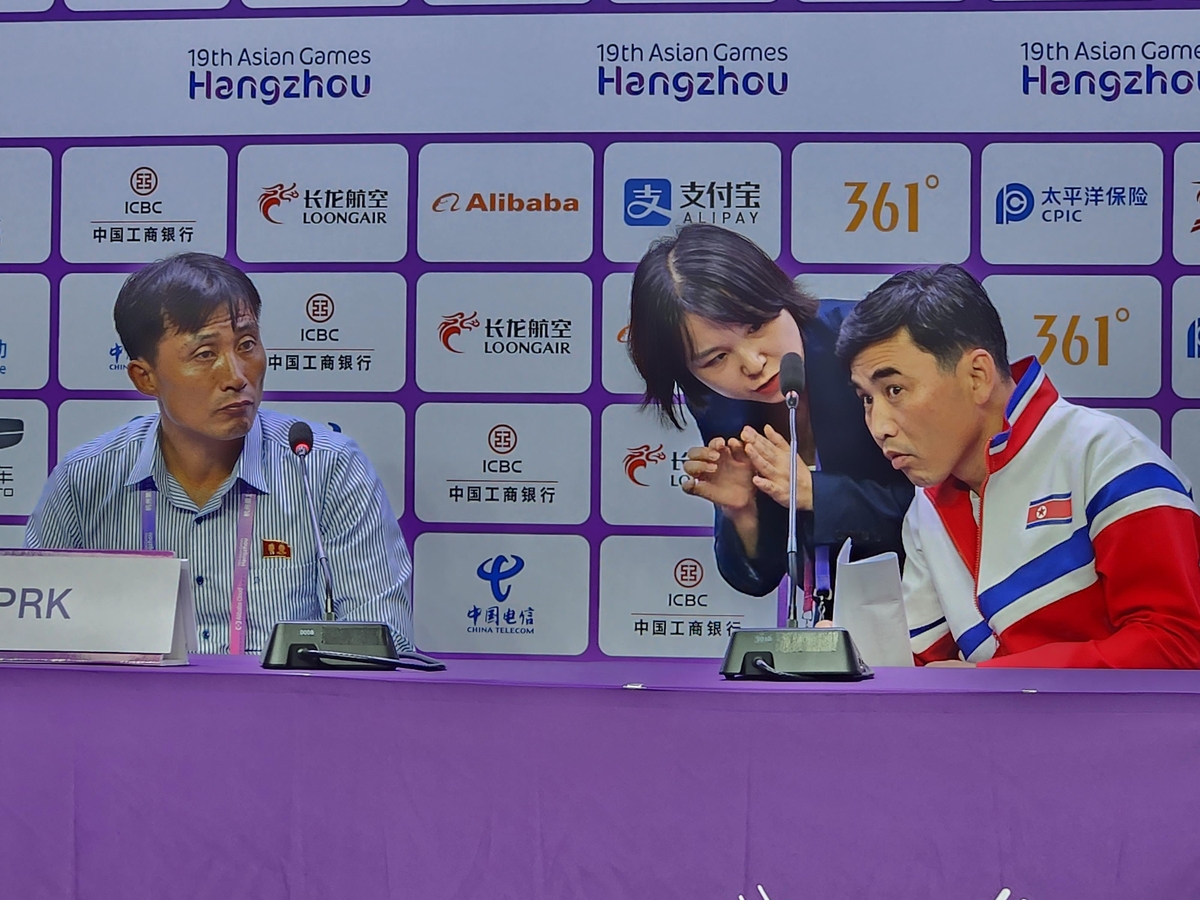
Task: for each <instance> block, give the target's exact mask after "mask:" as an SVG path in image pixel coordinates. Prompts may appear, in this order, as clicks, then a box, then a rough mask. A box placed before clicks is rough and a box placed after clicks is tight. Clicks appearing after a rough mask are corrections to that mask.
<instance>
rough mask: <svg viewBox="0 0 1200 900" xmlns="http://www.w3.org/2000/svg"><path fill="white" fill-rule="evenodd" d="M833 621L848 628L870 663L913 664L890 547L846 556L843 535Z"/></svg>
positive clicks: (896, 566) (897, 565)
mask: <svg viewBox="0 0 1200 900" xmlns="http://www.w3.org/2000/svg"><path fill="white" fill-rule="evenodd" d="M833 624H834V626H836V627H838V628H845V629H846V630H847V631H849V632H850V636H851V637H852V638H854V643H855V644H856V645H857V646H858V652H859V654H860V655H861V656H862V658H863V661H864V662H866V663H867V665H869V666H871V667H872V668H875V667H878V666H911V665H913V656H912V645H911V644H910V643H909V639H908V618H907V616H905V614H904V595H903V594H902V592H901V588H900V561H899V560H898V559H897V557H896V554H895V553H881V554H879V555H878V556H872V557H869V558H867V559H860V560H856V561H855V562H851V561H850V539H849V538H847V539H846V543H844V544H842V549H841V550H840V551H839V552H838V557H837V584H836V586H835V588H834V593H833Z"/></svg>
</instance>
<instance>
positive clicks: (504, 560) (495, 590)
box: [475, 553, 525, 603]
mask: <svg viewBox="0 0 1200 900" xmlns="http://www.w3.org/2000/svg"><path fill="white" fill-rule="evenodd" d="M524 568H525V560H523V559H521V557H519V556H516V555H514V556H513V558H512V563H511V565H510V564H509V559H508V557H507V556H505V555H504V554H503V553H502V554H500V555H499V556H494V557H490V558H488V559H485V560H484V561H483V562H481V563H480V564H479V568H478V569H476V570H475V574H476V575H478V576H479V577H480V578H482V579H483V580H484V581H486V582H487V583H488V584H489V585H490V586H491V588H492V597H494V598H495V600H496V602H497V603H503V602H504V601H505V600H507V599H508V595H509V594H511V593H512V585H511V584H510V585H507V586H504V582H506V581H507V580H508V579H510V578H512V577H514V576H515V575H517V574H518V573H519V572H520V571H521V570H522V569H524Z"/></svg>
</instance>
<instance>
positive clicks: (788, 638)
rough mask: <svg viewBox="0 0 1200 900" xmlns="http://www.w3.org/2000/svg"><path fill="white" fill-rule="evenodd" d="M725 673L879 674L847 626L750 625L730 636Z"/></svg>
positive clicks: (817, 677)
mask: <svg viewBox="0 0 1200 900" xmlns="http://www.w3.org/2000/svg"><path fill="white" fill-rule="evenodd" d="M721 674H722V675H724V676H725V677H726V678H754V679H763V680H775V681H864V680H865V679H867V678H874V677H875V673H874V672H872V671H871V667H870V666H868V665H867V664H866V663H864V662H863V661H862V657H861V656H859V654H858V648H857V647H856V646H854V639H853V638H851V637H850V632H848V631H847V630H846V629H844V628H744V629H742V630H741V631H735V632H734V633H733V634H732V635H730V637H729V647H728V648H727V649H726V651H725V661H724V662H723V663H722V664H721Z"/></svg>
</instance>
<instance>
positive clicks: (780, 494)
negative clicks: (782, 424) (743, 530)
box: [742, 425, 813, 509]
mask: <svg viewBox="0 0 1200 900" xmlns="http://www.w3.org/2000/svg"><path fill="white" fill-rule="evenodd" d="M742 443H743V445H744V447H745V455H746V457H747V458H748V459H749V460H750V462H751V464H752V465H753V466H754V471H755V475H754V479H753V481H754V486H755V487H756V488H757V489H758V490H760V491H762V492H763V493H764V494H766V495H767V496H768V497H770V498H771V499H772V500H774V501H775V502H776V503H778V504H779V505H780V506H787V505H788V479H789V477H790V471H789V470H790V466H791V462H790V459H791V455H792V446H791V444H790V443H789V442H788V440H787V438H785V437H784V436H783V435H782V434H780V433H779V432H778V431H776V430H775V429H774V428H772V427H771V426H770V425H767V426H766V427H765V428H764V429H763V431H762V434H759V433H758V432H757V431H755V430H754V429H753V428H751V427H750V426H749V425H747V426H746V427H745V428H743V429H742ZM812 505H813V499H812V473H811V472H810V471H809V470H808V464H807V463H805V462H804V460H803V459H799V458H797V459H796V508H797V509H812Z"/></svg>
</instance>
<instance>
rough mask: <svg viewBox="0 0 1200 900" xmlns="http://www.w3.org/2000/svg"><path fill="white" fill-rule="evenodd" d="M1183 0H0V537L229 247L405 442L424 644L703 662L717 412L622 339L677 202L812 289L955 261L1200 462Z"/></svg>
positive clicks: (279, 363)
mask: <svg viewBox="0 0 1200 900" xmlns="http://www.w3.org/2000/svg"><path fill="white" fill-rule="evenodd" d="M351 5H352V6H353V8H343V9H336V7H348V6H351ZM1122 5H1127V6H1129V7H1131V8H1128V9H1121V8H1120V7H1121V6H1122ZM1172 5H1182V4H1172V3H1169V2H1159V0H1148V2H1138V3H1136V4H1134V3H1130V4H1120V3H1117V4H1114V3H1108V2H1106V3H1104V4H1090V3H1087V2H1071V3H1063V4H1056V3H1053V2H1048V3H1044V4H1042V3H1035V2H1027V3H1019V4H1017V3H1004V2H995V0H961V2H922V3H906V2H878V3H870V2H861V3H853V4H837V3H830V2H826V3H807V2H800V0H768V2H762V3H744V4H739V3H718V4H707V5H697V4H687V3H681V4H675V5H668V4H657V5H638V4H633V3H617V2H611V0H586V2H562V3H554V2H547V3H540V4H536V5H534V4H528V5H521V6H505V5H504V4H502V3H500V4H492V5H486V6H476V5H473V4H472V3H470V2H469V0H436V2H435V0H425V2H422V0H408V2H405V0H398V2H396V3H388V2H386V0H352V4H342V3H338V2H336V0H328V2H316V0H253V2H251V0H244V3H243V2H239V0H67V2H66V3H65V4H64V3H63V2H62V0H53V2H51V0H0V20H2V22H3V25H2V27H0V110H2V111H3V113H2V115H0V310H2V314H0V532H2V534H0V540H2V541H3V542H4V543H8V544H16V543H18V542H19V540H20V536H21V529H22V526H23V524H24V522H25V520H26V517H27V515H28V514H29V512H30V511H31V509H32V508H33V505H34V503H35V502H36V500H37V497H38V494H39V491H40V489H41V486H42V484H43V482H44V479H45V477H46V474H47V471H48V468H49V467H50V466H53V465H54V463H55V462H56V461H57V460H58V459H59V458H61V456H62V455H63V454H64V453H65V452H67V451H68V450H69V449H71V448H72V447H74V446H77V445H78V444H80V443H82V442H84V441H86V440H88V439H89V438H91V437H93V436H95V435H97V434H99V433H100V432H102V431H105V430H107V429H110V428H112V427H115V426H117V425H120V424H121V423H123V422H125V421H127V420H128V419H130V418H131V417H133V416H136V415H140V414H143V413H145V412H146V411H148V410H150V409H152V404H150V403H148V402H147V401H145V400H144V399H140V398H139V397H138V395H137V394H135V393H132V392H131V391H130V390H129V385H128V382H127V379H126V376H125V366H126V363H127V357H126V354H125V351H124V348H123V347H122V346H121V344H120V342H119V340H118V339H117V336H116V334H115V333H114V331H113V328H112V319H111V308H112V302H113V298H114V296H115V293H116V291H117V288H118V287H119V285H120V283H121V281H122V279H123V277H124V276H125V274H126V273H128V272H130V271H132V270H133V269H135V268H137V267H138V266H139V265H140V264H142V263H145V262H147V261H150V260H154V259H157V258H159V257H162V256H164V255H166V254H169V253H173V252H177V251H182V250H204V251H208V252H211V253H217V254H222V255H224V256H226V257H227V258H228V259H230V260H232V261H234V262H236V263H238V264H239V265H242V266H243V267H244V268H246V269H247V270H248V271H249V272H250V273H251V274H252V277H253V279H254V281H255V282H256V284H257V285H258V286H259V289H260V290H261V292H262V295H263V299H264V310H263V335H264V339H265V342H266V345H267V347H268V358H269V370H268V375H267V388H268V395H267V400H266V405H267V406H269V407H271V408H275V409H279V410H282V411H285V412H288V413H291V414H294V415H296V416H302V417H305V418H307V419H309V420H310V421H312V422H313V423H315V424H316V425H317V426H318V427H323V428H330V429H334V430H337V431H342V432H345V433H346V434H348V435H351V436H353V437H354V438H355V439H357V440H358V441H359V443H360V444H361V445H362V446H363V447H364V448H365V450H366V451H367V453H368V454H369V455H370V457H371V459H372V460H373V461H374V463H375V466H376V468H377V469H378V470H379V472H380V474H381V476H382V478H383V481H384V484H385V485H386V487H387V490H388V493H389V495H390V497H391V500H392V504H393V506H394V507H395V509H396V510H397V512H398V514H399V515H400V516H401V523H402V526H403V529H404V532H405V534H406V536H407V538H408V540H409V541H410V543H411V544H412V545H413V548H414V555H415V560H416V574H415V599H416V628H417V640H418V643H419V644H420V646H421V647H422V648H423V649H425V650H428V651H432V652H437V653H472V654H530V655H546V656H579V655H582V656H583V657H585V658H593V659H594V658H600V657H601V656H603V655H610V656H612V655H616V656H659V657H672V656H674V657H710V656H717V655H719V654H720V653H721V652H722V650H723V647H724V645H725V641H726V638H727V635H728V634H729V632H730V631H731V630H732V629H734V628H737V627H740V626H743V625H767V624H773V623H774V622H775V617H776V613H777V607H776V600H775V598H774V597H768V598H748V597H745V596H740V595H737V594H736V593H735V592H733V591H731V590H730V589H729V588H728V587H726V586H725V585H724V584H723V583H722V581H721V579H720V577H719V575H718V574H717V572H716V566H715V564H714V561H713V556H712V550H711V541H710V533H711V519H710V509H709V507H708V506H707V505H706V504H705V503H703V502H701V501H699V500H694V499H691V498H688V497H686V496H685V495H683V494H682V493H681V492H680V490H679V487H678V480H679V476H680V474H681V469H680V464H681V460H682V458H683V454H684V453H685V452H686V450H687V448H688V447H689V446H690V445H692V444H693V443H695V442H696V434H695V433H694V431H688V432H685V433H677V432H673V431H670V430H666V429H664V428H662V427H661V426H660V425H659V424H658V423H657V422H656V420H655V419H654V418H653V417H652V416H650V415H647V414H644V413H640V412H639V411H638V409H637V405H636V404H637V393H638V389H639V382H638V378H637V376H636V374H635V373H634V371H633V369H632V367H631V366H630V364H629V362H628V360H627V358H626V355H625V348H624V344H623V339H624V334H625V325H626V321H627V309H628V293H629V285H630V272H631V271H632V269H633V267H634V265H635V263H636V261H637V260H638V258H639V257H640V256H641V254H642V253H643V252H644V251H645V249H646V247H647V245H648V244H649V242H650V241H651V240H653V239H654V238H656V237H659V236H661V235H664V234H669V233H670V232H671V231H672V230H673V229H675V228H677V227H678V226H680V225H681V224H684V223H687V222H715V223H717V224H720V225H724V226H727V227H729V228H734V229H737V230H739V231H741V232H743V233H745V234H746V235H748V236H750V237H751V238H753V239H754V240H755V241H757V242H758V243H759V244H760V245H761V246H763V247H764V248H766V249H767V250H768V251H769V252H770V253H771V254H772V255H774V256H776V257H777V258H778V260H779V263H780V265H781V266H783V267H784V268H785V269H786V270H787V271H788V272H789V273H794V274H795V275H796V276H797V277H799V278H800V279H801V280H802V281H803V282H804V283H805V284H806V285H807V286H808V287H809V288H810V289H811V290H812V291H814V292H816V293H818V294H820V295H821V296H825V297H841V298H850V299H857V298H860V297H861V296H862V295H863V294H864V293H865V292H866V291H868V290H869V289H871V288H872V287H873V286H875V285H876V284H878V283H879V282H881V281H882V280H883V279H884V278H886V277H887V275H888V273H890V272H893V271H896V270H898V269H901V268H904V267H907V266H911V265H917V264H925V263H936V262H943V261H952V262H961V263H965V264H966V265H967V266H968V267H969V268H970V269H971V270H972V271H973V272H974V273H975V274H976V275H978V276H979V277H980V278H982V279H984V280H985V283H986V285H987V288H988V289H989V291H990V292H991V295H992V297H993V298H994V300H995V301H996V303H997V305H998V307H999V308H1000V310H1001V312H1002V314H1003V316H1004V321H1005V324H1006V326H1007V328H1008V331H1009V335H1010V340H1011V343H1012V346H1013V351H1014V356H1021V355H1025V354H1029V353H1033V354H1037V355H1038V356H1039V357H1040V358H1041V360H1042V361H1043V362H1044V363H1045V364H1046V365H1047V366H1048V368H1049V371H1050V372H1051V374H1052V376H1053V378H1054V379H1055V380H1056V381H1057V383H1058V385H1059V387H1060V388H1061V389H1063V391H1064V393H1066V394H1067V395H1069V396H1072V397H1075V398H1078V399H1080V400H1081V401H1082V402H1085V403H1088V404H1091V405H1095V406H1098V407H1103V408H1107V409H1110V410H1111V411H1113V412H1115V413H1116V414H1118V415H1121V416H1124V417H1126V418H1128V419H1129V420H1130V421H1131V422H1133V423H1134V424H1135V425H1136V426H1137V427H1138V428H1141V429H1142V430H1143V431H1145V432H1146V433H1147V434H1148V435H1149V436H1150V437H1151V438H1153V439H1154V440H1156V441H1158V442H1159V443H1160V444H1161V445H1162V446H1163V447H1164V449H1166V450H1167V451H1168V452H1170V453H1171V454H1172V455H1173V456H1174V458H1175V459H1176V460H1177V461H1178V462H1179V463H1180V465H1181V466H1182V467H1183V469H1184V470H1185V471H1186V472H1188V473H1189V475H1190V476H1191V477H1192V478H1193V479H1197V478H1200V450H1198V449H1197V448H1198V445H1200V410H1198V409H1196V408H1195V407H1197V405H1198V403H1197V399H1196V398H1200V330H1198V326H1200V143H1196V142H1194V141H1193V137H1194V135H1192V134H1189V133H1188V131H1187V129H1188V128H1191V127H1193V126H1194V124H1195V122H1196V121H1197V112H1196V111H1197V109H1200V106H1198V104H1200V12H1196V11H1192V10H1187V9H1173V8H1170V7H1171V6H1172ZM368 7H369V8H368ZM1056 7H1060V8H1056Z"/></svg>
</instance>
